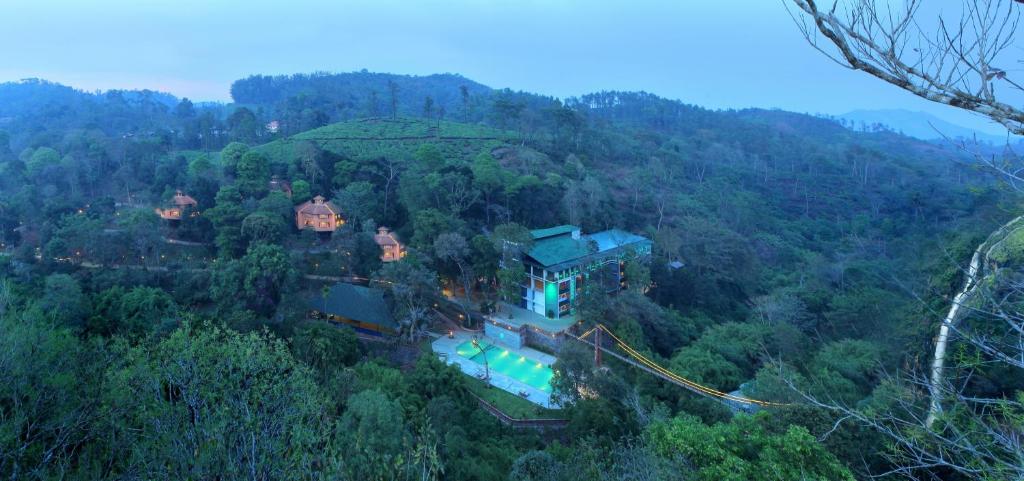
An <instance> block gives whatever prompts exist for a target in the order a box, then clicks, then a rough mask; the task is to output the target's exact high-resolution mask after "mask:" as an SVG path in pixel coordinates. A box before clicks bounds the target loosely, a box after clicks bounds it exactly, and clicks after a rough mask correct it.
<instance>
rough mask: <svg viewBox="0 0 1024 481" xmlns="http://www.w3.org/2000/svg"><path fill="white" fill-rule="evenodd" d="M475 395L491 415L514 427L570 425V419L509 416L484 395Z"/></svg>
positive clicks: (530, 427) (556, 427)
mask: <svg viewBox="0 0 1024 481" xmlns="http://www.w3.org/2000/svg"><path fill="white" fill-rule="evenodd" d="M473 397H475V398H476V400H477V402H479V403H480V407H482V408H484V411H487V412H488V413H490V415H491V416H494V417H496V418H498V421H500V422H501V423H502V424H504V425H506V426H511V427H512V428H513V429H538V430H547V429H564V428H565V427H566V426H568V425H569V420H568V419H518V418H514V417H512V416H509V415H508V414H506V413H505V411H502V410H501V409H498V408H497V407H496V406H494V405H493V404H491V403H489V402H487V401H484V399H483V398H482V397H480V396H477V395H476V394H473Z"/></svg>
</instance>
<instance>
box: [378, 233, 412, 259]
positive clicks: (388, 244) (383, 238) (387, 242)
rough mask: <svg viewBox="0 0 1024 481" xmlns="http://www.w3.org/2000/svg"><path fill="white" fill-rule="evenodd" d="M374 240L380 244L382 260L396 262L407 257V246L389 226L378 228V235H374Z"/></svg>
mask: <svg viewBox="0 0 1024 481" xmlns="http://www.w3.org/2000/svg"><path fill="white" fill-rule="evenodd" d="M373 240H374V241H375V242H376V243H377V245H378V246H380V260H381V262H395V261H397V260H400V259H402V258H403V257H405V246H403V245H402V244H401V243H400V242H398V239H397V238H396V237H395V234H394V233H392V232H391V231H389V230H388V228H387V227H379V228H377V235H375V236H373Z"/></svg>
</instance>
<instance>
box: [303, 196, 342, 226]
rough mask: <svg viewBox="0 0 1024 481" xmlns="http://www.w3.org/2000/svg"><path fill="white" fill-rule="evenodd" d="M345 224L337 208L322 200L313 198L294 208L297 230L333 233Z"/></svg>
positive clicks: (321, 198)
mask: <svg viewBox="0 0 1024 481" xmlns="http://www.w3.org/2000/svg"><path fill="white" fill-rule="evenodd" d="M344 224H345V219H343V218H342V217H341V213H340V211H339V210H338V208H337V207H336V206H335V205H334V204H332V203H331V202H329V201H327V200H326V199H324V198H323V196H319V195H318V196H316V197H313V200H311V201H308V202H306V203H304V204H302V205H300V206H298V207H296V208H295V226H296V227H298V228H299V229H312V230H314V231H316V232H334V231H335V230H337V229H338V228H339V227H341V226H342V225H344Z"/></svg>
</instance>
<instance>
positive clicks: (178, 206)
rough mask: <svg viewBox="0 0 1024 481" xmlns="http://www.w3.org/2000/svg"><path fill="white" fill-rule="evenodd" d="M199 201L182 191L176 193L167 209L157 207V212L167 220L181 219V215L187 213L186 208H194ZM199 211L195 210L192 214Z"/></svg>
mask: <svg viewBox="0 0 1024 481" xmlns="http://www.w3.org/2000/svg"><path fill="white" fill-rule="evenodd" d="M198 205H199V202H196V200H195V199H193V198H192V196H190V195H188V194H185V193H184V192H182V191H180V190H179V191H177V192H175V193H174V198H172V199H171V202H170V206H169V207H167V208H166V209H161V208H159V207H158V208H156V209H155V210H156V213H157V215H159V216H160V217H162V218H164V219H167V220H181V217H182V216H183V215H184V214H185V211H186V210H189V209H192V210H194V209H195V208H196V206H198ZM198 213H199V212H198V211H193V212H192V214H191V215H197V214H198Z"/></svg>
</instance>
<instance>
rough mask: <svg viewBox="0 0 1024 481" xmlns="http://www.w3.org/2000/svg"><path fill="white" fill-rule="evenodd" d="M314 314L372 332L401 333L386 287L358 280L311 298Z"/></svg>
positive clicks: (334, 286) (310, 303) (370, 333)
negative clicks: (388, 300) (393, 316)
mask: <svg viewBox="0 0 1024 481" xmlns="http://www.w3.org/2000/svg"><path fill="white" fill-rule="evenodd" d="M309 309H310V317H312V318H314V319H325V320H327V321H330V322H334V323H339V324H345V325H347V326H351V327H352V328H354V329H355V330H356V331H359V332H361V333H363V334H369V335H371V336H389V335H395V334H397V333H398V325H397V324H396V323H395V321H394V320H393V319H392V318H391V311H390V310H389V309H388V305H387V301H385V300H384V291H382V290H380V289H373V288H370V287H363V286H357V285H354V284H344V283H339V284H335V285H333V286H331V288H330V289H327V290H326V291H324V292H323V293H321V295H319V296H316V297H313V298H311V299H309Z"/></svg>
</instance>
